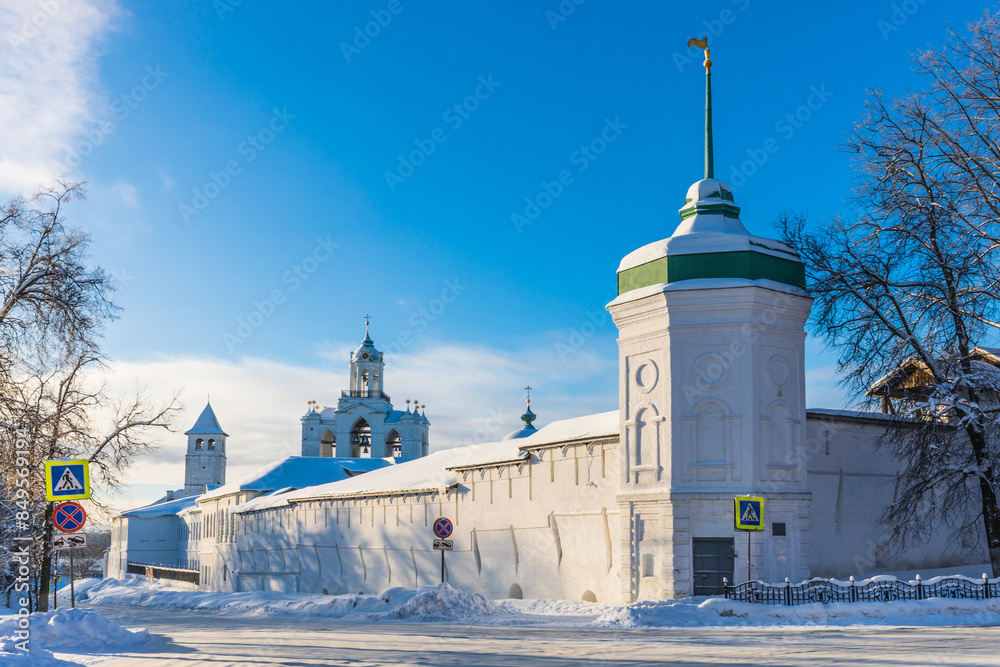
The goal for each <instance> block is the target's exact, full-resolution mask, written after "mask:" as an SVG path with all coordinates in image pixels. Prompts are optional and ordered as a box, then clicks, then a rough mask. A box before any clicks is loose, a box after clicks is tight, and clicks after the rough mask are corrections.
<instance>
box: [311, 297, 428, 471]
mask: <svg viewBox="0 0 1000 667" xmlns="http://www.w3.org/2000/svg"><path fill="white" fill-rule="evenodd" d="M370 323H371V318H370V317H368V316H367V315H366V316H365V338H364V340H363V341H361V345H360V346H359V347H358V349H356V350H355V351H354V352H352V353H351V359H350V365H349V371H348V387H349V388H348V389H345V390H343V391H342V392H341V395H340V399H339V400H338V401H337V407H336V408H331V407H324V408H322V409H320V408H319V407H318V405H317V404H316V403H315V402H313V401H310V402H309V410H308V412H306V414H305V416H304V417H302V456H336V457H341V458H369V457H370V458H388V457H398V458H404V459H405V458H418V457H421V456H426V455H427V453H428V449H429V447H430V444H429V441H428V434H429V431H430V422H429V421H428V420H427V417H426V413H424V412H422V410H423V408H424V406H422V405H419V404H418V402H417V401H410V400H408V401H406V410H405V411H401V410H395V409H393V406H392V402H391V399H390V398H389V395H388V394H386V393H385V389H384V387H385V359H384V357H383V355H382V352H381V351H379V349H378V348H376V347H375V343H374V341H372V338H371V335H370V333H369V325H370ZM411 403H412V408H411Z"/></svg>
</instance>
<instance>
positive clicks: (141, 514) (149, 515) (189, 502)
mask: <svg viewBox="0 0 1000 667" xmlns="http://www.w3.org/2000/svg"><path fill="white" fill-rule="evenodd" d="M200 497H201V496H185V497H184V498H178V499H177V500H168V501H167V502H165V503H156V504H155V505H146V506H145V507H137V508H135V509H134V510H128V511H127V512H122V513H121V515H120V516H124V517H129V518H133V517H134V518H139V519H153V518H155V517H158V516H171V515H175V514H180V513H181V512H183V511H184V510H187V509H191V508H192V507H194V505H195V502H196V501H197V500H198V499H199V498H200Z"/></svg>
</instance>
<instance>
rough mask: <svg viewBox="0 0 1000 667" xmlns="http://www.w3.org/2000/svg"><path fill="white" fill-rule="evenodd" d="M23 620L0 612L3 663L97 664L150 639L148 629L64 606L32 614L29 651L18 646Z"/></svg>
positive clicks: (12, 666) (41, 665) (0, 662)
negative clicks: (130, 628) (122, 623)
mask: <svg viewBox="0 0 1000 667" xmlns="http://www.w3.org/2000/svg"><path fill="white" fill-rule="evenodd" d="M20 621H21V619H20V618H19V617H18V616H15V615H5V616H0V665H4V666H5V667H6V666H8V665H9V666H10V667H15V666H20V665H32V666H35V667H62V666H64V665H73V664H94V663H96V662H99V661H101V660H102V659H104V658H106V657H107V655H108V654H110V653H120V652H122V651H124V650H127V649H135V648H136V647H138V646H140V645H142V644H145V643H146V642H148V641H149V640H150V637H149V633H148V632H146V631H145V630H142V629H138V630H129V629H126V628H123V627H122V626H121V625H120V624H118V623H117V622H115V621H113V620H111V619H109V618H105V617H104V616H102V615H101V614H99V613H97V612H95V611H91V610H88V609H69V608H66V607H63V608H61V609H57V610H55V611H49V612H44V613H42V612H36V613H34V614H30V615H29V616H28V621H29V627H30V636H31V641H30V642H29V643H28V644H27V647H28V648H29V649H30V650H29V652H25V651H22V650H19V649H20V647H19V646H18V645H19V644H21V643H22V641H23V636H21V635H19V634H18V632H19V630H20ZM88 654H89V655H88ZM69 660H72V662H70V661H69Z"/></svg>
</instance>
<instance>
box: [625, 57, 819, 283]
mask: <svg viewBox="0 0 1000 667" xmlns="http://www.w3.org/2000/svg"><path fill="white" fill-rule="evenodd" d="M692 45H693V46H698V47H700V48H704V49H705V63H704V64H705V178H704V179H702V180H700V181H697V182H696V183H694V184H693V185H692V186H691V187H690V188H688V191H687V197H686V198H685V199H684V205H683V206H682V207H681V209H680V211H679V212H680V216H681V222H680V224H679V225H678V226H677V229H676V230H674V233H673V234H672V235H671V236H670V238H667V239H663V240H661V241H656V242H654V243H650V244H648V245H645V246H643V247H642V248H639V249H638V250H636V251H634V252H631V253H629V254H628V255H626V256H625V258H624V259H623V260H622V261H621V264H620V265H619V267H618V294H619V295H622V294H624V293H626V292H631V291H632V290H635V289H639V288H642V287H648V286H650V285H660V284H669V283H676V282H679V281H682V280H698V279H713V278H741V279H745V280H771V281H774V282H777V283H782V284H785V285H792V286H794V287H805V266H804V265H803V264H802V262H801V260H800V259H799V255H798V253H797V252H796V251H795V250H794V249H793V248H791V247H790V246H788V245H786V244H784V243H781V242H780V241H776V240H774V239H768V238H764V237H760V236H752V235H751V234H750V232H748V231H747V229H746V227H744V226H743V223H742V222H741V221H740V208H739V207H738V206H737V205H736V200H735V198H734V197H733V191H732V189H731V188H730V187H729V186H728V185H726V184H725V183H723V182H722V181H720V180H718V179H716V178H715V177H714V170H715V166H714V156H713V152H714V150H713V149H714V147H713V140H712V69H711V68H712V60H711V59H710V52H709V50H708V48H707V46H708V39H707V37H706V38H705V39H700V40H697V39H692V40H690V41H689V42H688V46H689V47H690V46H692Z"/></svg>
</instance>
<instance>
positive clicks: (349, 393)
mask: <svg viewBox="0 0 1000 667" xmlns="http://www.w3.org/2000/svg"><path fill="white" fill-rule="evenodd" d="M340 397H341V398H384V399H385V400H387V401H390V402H391V400H392V399H390V398H389V394H387V393H385V392H384V391H375V390H374V389H360V390H358V389H343V390H341V392H340Z"/></svg>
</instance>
